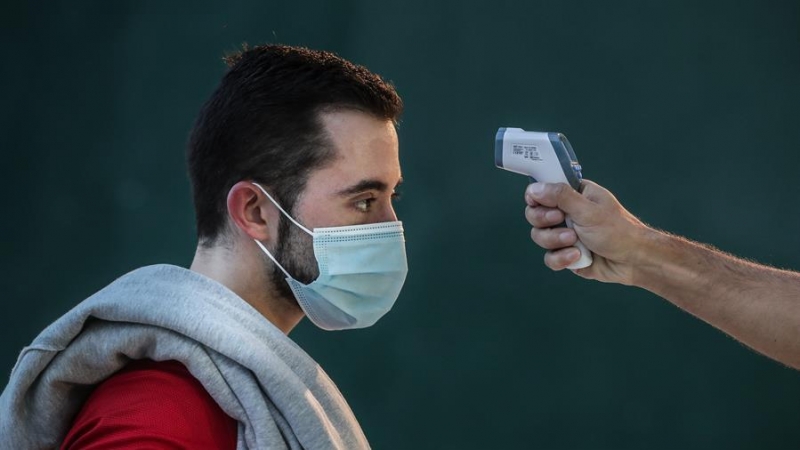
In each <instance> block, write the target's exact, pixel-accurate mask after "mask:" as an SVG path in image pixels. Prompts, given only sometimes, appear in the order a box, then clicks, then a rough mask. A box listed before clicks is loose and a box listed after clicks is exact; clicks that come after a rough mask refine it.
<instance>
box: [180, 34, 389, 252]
mask: <svg viewBox="0 0 800 450" xmlns="http://www.w3.org/2000/svg"><path fill="white" fill-rule="evenodd" d="M226 62H227V63H228V65H229V70H228V72H227V73H226V74H225V76H224V77H223V79H222V82H221V83H220V85H219V86H218V87H217V89H216V91H214V93H213V94H212V96H211V98H210V99H209V100H208V101H207V102H206V104H205V105H204V106H203V108H202V110H201V112H200V115H199V117H198V119H197V122H196V124H195V126H194V129H193V131H192V134H191V138H190V142H189V148H188V155H187V156H188V158H187V159H188V166H189V176H190V178H191V181H192V190H193V197H194V206H195V212H196V220H197V234H198V239H199V241H200V243H201V245H203V246H212V245H214V244H216V243H217V241H218V240H219V239H224V235H225V233H226V226H227V217H228V212H227V207H226V197H227V194H228V191H229V190H230V189H231V187H232V186H233V185H234V184H236V183H237V182H239V181H242V180H254V181H259V182H261V183H263V185H264V186H265V187H267V189H269V190H270V191H271V192H272V193H273V195H274V196H275V199H276V200H277V201H279V202H281V204H282V206H283V207H284V208H286V209H287V211H288V210H292V208H293V207H294V203H295V201H296V200H297V197H298V196H299V195H300V193H301V192H302V191H303V189H304V188H305V185H306V182H307V181H308V177H309V175H310V174H311V173H312V172H313V171H315V170H318V169H320V168H322V167H323V166H325V165H327V164H330V163H331V162H332V161H333V160H334V159H335V158H336V154H335V152H336V149H335V148H334V147H333V143H332V142H331V139H330V136H328V135H327V133H326V130H325V129H324V124H323V120H322V119H323V116H324V115H326V113H335V112H341V111H347V110H351V111H360V112H362V113H364V114H366V115H368V116H372V117H374V118H375V119H378V120H382V121H388V122H391V123H396V122H397V120H398V119H399V116H400V114H401V112H402V108H403V105H402V101H401V100H400V97H399V96H398V95H397V93H396V92H395V90H394V88H393V87H392V86H391V85H390V84H388V83H386V82H385V81H384V80H382V79H381V78H380V77H379V76H377V75H375V74H373V73H371V72H370V71H368V70H367V69H366V68H364V67H362V66H357V65H354V64H352V63H350V62H348V61H345V60H344V59H342V58H339V57H338V56H336V55H334V54H331V53H328V52H323V51H316V50H309V49H305V48H297V47H288V46H281V45H266V46H259V47H255V48H252V49H245V50H244V51H242V52H239V53H236V54H233V55H230V56H228V57H227V58H226Z"/></svg>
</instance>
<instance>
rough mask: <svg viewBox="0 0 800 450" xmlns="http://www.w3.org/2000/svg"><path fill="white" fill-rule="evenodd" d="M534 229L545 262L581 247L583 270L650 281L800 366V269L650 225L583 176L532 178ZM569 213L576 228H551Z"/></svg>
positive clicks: (599, 276)
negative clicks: (553, 180) (588, 254)
mask: <svg viewBox="0 0 800 450" xmlns="http://www.w3.org/2000/svg"><path fill="white" fill-rule="evenodd" d="M525 201H526V203H527V207H526V208H525V216H526V218H527V220H528V222H530V224H531V225H533V227H534V228H533V230H532V231H531V237H532V239H533V241H534V242H536V244H538V245H539V246H541V247H543V248H545V249H547V250H549V251H548V252H547V254H545V257H544V260H545V264H546V265H547V266H548V267H550V268H551V269H553V270H562V269H564V268H566V267H567V266H569V265H570V264H572V263H573V262H574V261H576V260H577V259H578V257H579V255H580V252H579V251H578V249H577V248H575V247H573V244H575V242H576V240H577V239H580V240H581V241H582V242H583V243H584V244H585V245H586V247H587V248H589V249H590V250H591V251H592V252H593V253H594V263H593V264H592V265H591V266H589V267H587V268H584V269H578V270H576V271H575V273H576V274H578V275H579V276H582V277H584V278H589V279H594V280H599V281H603V282H610V283H622V284H626V285H630V286H639V287H642V288H645V289H647V290H649V291H651V292H653V293H654V294H656V295H659V296H661V297H663V298H665V299H667V300H668V301H670V302H672V303H673V304H675V305H676V306H678V307H680V308H682V309H684V310H686V311H688V312H689V313H691V314H694V315H695V316H697V317H699V318H701V319H703V320H704V321H706V322H708V323H709V324H711V325H713V326H715V327H717V328H719V329H721V330H723V331H725V332H726V333H728V334H730V335H731V336H733V337H734V338H736V339H738V340H740V341H741V342H743V343H744V344H746V345H748V346H750V347H752V348H753V349H755V350H756V351H759V352H761V353H763V354H764V355H767V356H769V357H771V358H774V359H776V360H778V361H780V362H782V363H784V364H787V365H789V366H791V367H794V368H795V369H800V274H799V273H796V272H790V271H785V270H778V269H774V268H771V267H766V266H762V265H758V264H755V263H752V262H749V261H744V260H742V259H738V258H736V257H734V256H731V255H728V254H725V253H722V252H720V251H718V250H715V249H713V248H711V247H709V246H706V245H702V244H698V243H695V242H691V241H689V240H686V239H684V238H681V237H678V236H674V235H670V234H668V233H665V232H663V231H658V230H655V229H653V228H650V227H648V226H647V225H645V224H643V223H642V222H641V221H639V220H638V219H637V218H636V217H634V216H633V215H632V214H631V213H629V212H628V211H626V210H625V208H623V207H622V205H620V203H619V202H618V201H617V199H616V198H614V196H613V195H612V194H611V193H610V192H608V191H607V190H605V189H604V188H602V187H600V186H599V185H597V184H595V183H592V182H591V181H586V180H584V182H583V191H582V194H580V193H578V192H576V191H575V190H573V189H571V188H570V187H569V186H567V185H565V184H544V183H534V184H531V185H530V186H528V188H527V190H526V191H525ZM564 214H567V215H568V216H570V218H571V219H572V221H573V222H574V226H575V229H574V230H570V229H567V228H551V227H555V226H556V225H557V224H560V223H562V222H563V220H564Z"/></svg>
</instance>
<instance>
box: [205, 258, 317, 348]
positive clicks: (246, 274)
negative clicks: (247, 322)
mask: <svg viewBox="0 0 800 450" xmlns="http://www.w3.org/2000/svg"><path fill="white" fill-rule="evenodd" d="M239 247H240V245H239V244H234V248H233V249H227V248H224V247H223V246H213V247H203V246H201V245H198V246H197V250H196V251H195V254H194V260H192V265H191V267H190V268H189V269H190V270H192V271H194V272H197V273H199V274H201V275H204V276H206V277H208V278H211V279H212V280H214V281H217V282H219V283H221V284H222V285H224V286H225V287H227V288H228V289H230V290H231V291H233V292H234V293H235V294H236V295H238V296H239V297H241V298H242V299H243V300H244V301H246V302H247V303H249V304H250V306H252V307H253V308H255V309H256V311H258V312H259V313H261V315H263V316H264V317H265V318H266V319H267V320H269V321H270V322H272V324H273V325H275V326H276V327H278V329H280V330H281V331H283V332H284V333H285V334H289V332H290V331H292V329H293V328H294V327H295V326H296V325H297V324H298V323H299V322H300V320H302V318H303V311H302V310H301V309H300V307H299V306H298V305H297V303H295V302H294V301H289V300H287V299H285V298H281V297H280V294H278V291H277V290H276V289H275V288H274V286H273V284H272V281H271V279H270V277H269V275H268V273H269V272H268V271H269V267H267V266H265V263H264V258H262V257H261V255H260V254H258V253H256V252H254V251H253V250H252V249H249V250H250V251H246V250H240V251H237V248H239ZM252 247H253V248H254V249H255V250H258V247H256V244H255V243H253V246H252Z"/></svg>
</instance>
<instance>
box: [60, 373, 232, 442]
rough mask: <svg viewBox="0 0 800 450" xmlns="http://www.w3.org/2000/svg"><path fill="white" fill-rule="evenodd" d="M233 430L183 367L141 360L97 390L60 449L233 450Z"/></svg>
mask: <svg viewBox="0 0 800 450" xmlns="http://www.w3.org/2000/svg"><path fill="white" fill-rule="evenodd" d="M236 428H237V423H236V421H235V420H234V419H232V418H231V417H229V416H228V415H227V414H225V412H224V411H222V409H221V408H220V407H219V405H217V403H216V402H215V401H214V399H212V398H211V396H210V395H209V394H208V392H206V390H205V389H204V388H203V385H201V384H200V382H199V381H197V379H196V378H194V377H193V376H192V374H191V373H189V371H188V370H187V369H186V367H184V365H183V364H181V363H179V362H177V361H162V362H155V361H151V360H149V359H144V360H139V361H132V362H131V363H129V364H128V365H127V366H126V367H125V368H124V369H122V370H120V371H119V372H117V373H115V374H114V375H112V376H111V377H109V378H108V379H106V380H105V381H103V382H102V383H101V384H99V385H98V386H97V388H96V389H95V390H94V392H93V393H92V395H91V396H89V399H88V400H87V401H86V403H85V404H84V405H83V408H82V409H81V411H80V413H78V416H77V417H76V418H75V422H74V423H73V424H72V428H71V429H70V430H69V432H68V433H67V437H66V438H65V439H64V442H63V444H62V445H61V449H62V450H101V449H103V450H105V449H184V448H185V449H215V450H216V449H235V448H236Z"/></svg>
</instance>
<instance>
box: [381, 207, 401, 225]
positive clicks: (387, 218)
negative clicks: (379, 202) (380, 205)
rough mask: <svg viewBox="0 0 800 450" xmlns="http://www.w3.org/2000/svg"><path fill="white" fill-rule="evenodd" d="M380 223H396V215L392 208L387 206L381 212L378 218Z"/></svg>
mask: <svg viewBox="0 0 800 450" xmlns="http://www.w3.org/2000/svg"><path fill="white" fill-rule="evenodd" d="M380 221H381V222H396V221H397V213H396V212H395V211H394V207H393V206H392V205H389V206H388V207H386V208H384V210H383V211H382V212H381V216H380Z"/></svg>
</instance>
